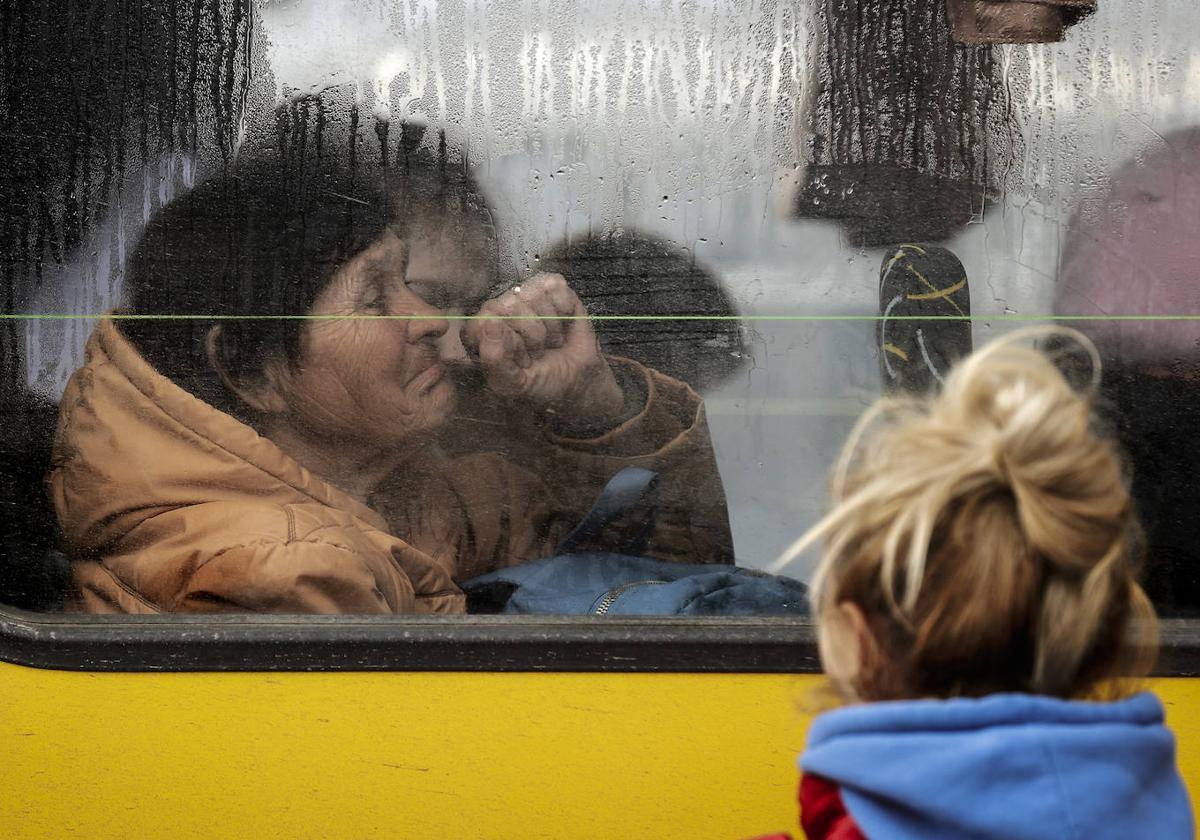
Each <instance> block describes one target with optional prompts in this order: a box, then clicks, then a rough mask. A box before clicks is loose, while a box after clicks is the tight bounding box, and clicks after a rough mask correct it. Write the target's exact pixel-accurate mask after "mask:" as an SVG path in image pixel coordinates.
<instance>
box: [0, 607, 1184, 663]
mask: <svg viewBox="0 0 1200 840" xmlns="http://www.w3.org/2000/svg"><path fill="white" fill-rule="evenodd" d="M1160 630H1161V640H1162V650H1161V654H1160V656H1159V661H1158V666H1157V667H1156V668H1155V670H1154V672H1153V676H1156V677H1195V676H1200V620H1198V619H1164V620H1163V621H1162V622H1161V628H1160ZM0 661H2V662H7V663H12V664H16V665H23V666H29V667H33V668H42V669H52V670H66V671H114V672H187V671H212V672H216V671H465V672H481V673H486V672H496V673H511V672H595V673H647V672H649V673H715V674H732V673H769V674H815V673H819V672H820V661H819V658H818V655H817V644H816V631H815V626H814V624H813V622H812V621H811V620H810V619H796V618H774V617H757V618H673V617H645V618H642V617H636V618H635V617H630V618H616V617H615V618H607V617H605V618H599V617H579V616H538V617H528V616H308V615H262V614H244V615H217V616H213V615H209V616H196V615H155V616H123V615H119V616H103V615H101V616H97V615H82V614H71V613H57V614H42V613H31V612H26V611H24V610H19V609H15V608H11V607H0Z"/></svg>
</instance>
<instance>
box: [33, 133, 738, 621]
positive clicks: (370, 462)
mask: <svg viewBox="0 0 1200 840" xmlns="http://www.w3.org/2000/svg"><path fill="white" fill-rule="evenodd" d="M286 168H287V167H285V166H284V165H283V164H280V163H277V162H262V161H260V162H258V163H244V164H241V165H239V166H237V167H236V168H235V169H233V170H232V171H231V172H230V173H229V174H227V175H226V176H224V177H221V178H218V179H215V180H213V181H210V182H208V183H205V184H202V185H201V186H199V187H198V188H197V189H195V190H194V191H193V192H191V193H190V194H188V195H187V196H185V197H184V198H182V199H180V200H179V201H177V202H175V203H174V204H172V205H170V206H169V207H168V208H166V209H165V210H164V211H163V212H162V213H161V214H159V216H158V217H156V218H155V219H154V220H153V221H152V223H151V224H150V226H149V228H148V229H147V231H146V234H145V237H144V239H143V240H142V242H141V243H140V245H139V247H138V249H137V252H136V253H135V254H134V256H133V259H132V263H131V266H130V271H129V275H128V281H127V284H128V287H129V290H130V296H131V301H132V311H131V312H129V313H127V315H132V316H135V317H126V318H121V319H111V320H102V321H101V322H100V323H99V324H98V326H97V328H96V330H95V333H94V334H93V336H92V338H91V340H90V342H89V346H88V357H87V362H86V364H85V366H84V367H83V368H82V369H81V370H80V371H78V372H77V373H76V374H75V376H74V377H73V378H72V380H71V382H70V384H69V386H68V388H67V392H66V394H65V395H64V398H63V401H62V407H61V418H60V423H59V430H58V436H57V439H56V443H55V456H54V465H53V468H52V471H51V474H50V477H49V484H50V488H51V493H52V496H53V499H54V502H55V505H56V508H57V512H58V516H59V519H60V522H61V524H62V528H63V534H64V541H65V547H66V549H67V551H68V553H69V555H70V556H71V559H72V563H73V579H74V593H73V596H72V600H71V603H70V606H71V608H74V609H78V610H83V611H88V612H132V613H153V612H169V611H177V612H184V611H186V612H207V611H242V612H250V611H268V612H321V613H429V612H440V613H459V612H463V611H464V609H465V606H464V598H463V595H462V593H461V591H460V590H459V587H458V585H457V583H458V582H459V581H461V580H465V579H467V578H470V577H473V576H475V575H478V574H481V573H484V572H487V571H490V570H493V569H496V568H499V567H502V566H506V565H511V564H515V563H519V562H522V561H524V560H529V559H533V558H536V557H541V556H546V555H549V554H552V553H554V551H555V547H556V546H557V545H558V542H559V540H560V539H561V538H562V537H563V535H565V534H566V533H567V532H568V531H569V530H570V529H571V528H572V527H573V526H575V525H576V524H577V523H578V522H579V520H580V518H581V517H582V516H583V515H584V513H585V512H586V510H587V508H588V506H589V505H590V504H591V502H592V501H593V500H594V498H595V496H596V493H597V492H598V491H599V489H600V488H601V487H602V486H603V484H604V482H605V481H606V480H607V479H608V478H609V477H611V476H612V475H613V474H614V473H616V472H617V471H618V470H619V469H621V468H622V467H624V466H629V465H637V466H647V467H650V468H652V469H654V470H656V471H657V472H658V473H659V475H660V476H661V484H660V490H661V498H660V499H659V501H658V503H657V505H656V511H655V513H656V516H655V519H654V522H655V527H654V532H653V534H652V536H651V539H650V542H649V545H648V548H647V550H646V553H647V554H650V555H652V556H657V557H660V558H665V559H679V560H689V561H692V562H705V561H709V562H728V561H730V560H731V548H730V538H729V528H728V522H727V517H726V513H725V505H724V496H723V492H722V488H721V484H720V479H719V477H718V475H717V471H716V466H715V462H714V459H713V454H712V451H711V446H710V441H709V436H708V431H707V427H706V424H705V420H704V413H703V408H702V406H701V403H700V401H699V399H698V397H697V396H696V395H695V393H694V392H692V391H691V389H690V388H688V387H687V386H685V385H683V384H682V383H679V382H677V381H675V380H672V379H670V378H668V377H665V376H662V375H659V374H657V373H655V372H653V371H650V370H647V369H646V368H643V367H641V366H640V365H638V364H636V363H633V362H629V361H624V360H618V359H615V358H608V357H606V356H604V355H602V354H601V353H600V351H599V347H598V344H597V341H596V338H595V335H594V333H593V331H592V328H591V325H590V324H589V323H588V320H587V318H586V316H585V312H584V310H583V307H582V305H581V304H580V302H579V298H578V297H577V296H576V295H575V293H574V292H572V291H571V289H570V287H569V285H568V283H567V281H565V280H564V278H563V277H561V276H559V275H547V274H543V275H538V276H536V277H534V278H532V279H531V280H529V281H527V282H524V283H522V284H521V285H520V286H519V287H513V288H511V289H509V290H508V291H507V292H505V293H504V294H502V295H500V296H499V297H496V298H493V299H491V300H487V301H486V302H484V303H483V304H482V308H481V309H480V310H479V311H480V314H482V315H485V316H486V315H496V316H504V317H501V318H493V319H479V320H468V321H466V322H463V321H456V322H455V324H456V327H457V325H463V324H465V325H463V326H462V328H461V331H459V330H458V329H457V328H456V329H453V330H452V329H451V321H450V320H448V319H447V318H446V317H445V313H444V312H443V311H442V308H441V307H443V306H445V305H447V304H448V303H450V302H451V301H457V302H459V303H461V302H462V301H463V299H464V297H470V296H471V293H472V291H471V290H475V292H477V293H482V290H485V289H487V288H489V287H490V285H491V279H492V277H493V276H494V272H495V270H496V263H497V260H496V256H495V255H496V251H497V247H496V237H495V231H494V228H493V227H492V225H491V221H490V213H489V212H488V209H487V205H486V203H485V202H484V201H483V200H482V197H481V196H480V194H479V191H478V189H477V188H476V187H475V185H474V184H473V183H471V181H470V179H469V178H467V177H466V176H465V175H464V174H463V173H461V172H458V171H455V169H454V167H445V166H444V165H441V166H439V165H438V163H437V162H435V161H432V160H429V159H426V158H424V157H422V156H420V155H415V156H410V157H409V159H408V160H407V162H406V165H405V166H404V167H402V168H400V169H397V170H395V171H389V172H381V173H374V174H373V173H369V172H367V171H365V170H364V169H363V168H362V167H360V168H359V169H358V170H357V171H355V170H349V171H336V172H319V171H318V172H314V171H308V172H290V173H289V172H286V171H285V169H286ZM164 315H169V316H172V317H170V318H163V317H161V316H164ZM464 365H469V366H471V367H472V368H474V370H475V372H476V376H477V377H479V378H482V380H483V381H484V382H485V383H486V384H487V387H488V388H490V389H491V391H493V392H494V393H495V394H497V395H499V396H501V397H502V398H503V399H504V400H506V401H508V402H509V403H510V404H511V405H512V406H513V411H514V413H517V414H520V415H521V416H528V417H530V418H531V423H532V424H533V427H532V428H530V429H529V436H530V437H532V438H535V439H536V440H538V441H539V445H538V446H537V447H534V448H530V447H528V446H526V447H523V448H522V449H521V451H522V452H524V453H529V452H533V453H534V454H533V455H528V454H526V455H525V456H523V458H522V462H521V463H519V464H518V463H514V462H513V461H512V460H511V458H510V457H508V455H507V453H506V452H505V451H503V450H502V449H501V450H499V451H488V452H478V453H473V454H471V455H470V456H466V457H458V458H452V457H450V456H448V455H446V454H445V453H444V452H443V451H442V450H440V449H439V448H438V446H437V445H436V443H435V441H436V439H437V435H436V434H435V432H436V431H438V430H439V429H440V428H441V427H443V426H444V425H446V424H448V423H453V422H454V419H455V403H456V390H457V389H456V384H455V381H456V370H458V369H459V368H460V366H464ZM641 524H643V523H638V525H639V527H640V526H641ZM614 528H615V529H616V532H615V533H610V534H608V536H610V537H612V538H613V539H619V532H620V523H617V524H616V525H615V526H614Z"/></svg>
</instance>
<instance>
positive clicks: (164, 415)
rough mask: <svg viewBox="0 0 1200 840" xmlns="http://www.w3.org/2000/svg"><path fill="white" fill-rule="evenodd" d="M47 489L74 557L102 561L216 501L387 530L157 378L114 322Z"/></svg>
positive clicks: (81, 391) (97, 339) (253, 435)
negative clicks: (156, 522)
mask: <svg viewBox="0 0 1200 840" xmlns="http://www.w3.org/2000/svg"><path fill="white" fill-rule="evenodd" d="M49 484H50V492H51V497H52V498H53V499H54V502H55V506H56V508H57V510H58V512H59V518H60V520H61V525H62V530H63V537H64V540H65V543H66V546H67V548H68V550H69V551H71V552H72V553H75V554H89V553H104V552H105V551H107V550H108V549H109V548H110V547H111V546H113V545H116V544H118V543H119V542H120V541H121V540H122V539H123V538H124V537H125V536H126V535H128V534H130V533H131V532H132V531H134V530H135V529H136V528H137V527H138V526H139V525H141V524H142V523H143V522H145V521H146V520H148V519H151V518H152V517H155V516H157V515H159V514H162V513H165V512H168V511H171V510H175V509H179V508H186V507H188V506H191V505H196V504H201V503H210V502H232V503H238V502H254V503H258V504H262V503H267V504H272V505H288V504H312V503H316V504H318V505H323V506H326V507H329V508H335V509H338V510H340V511H343V512H345V513H348V514H350V515H351V516H353V517H354V518H356V519H359V520H361V521H362V522H363V523H365V524H366V525H368V526H370V527H371V528H377V529H379V530H381V531H386V530H387V525H386V523H385V522H384V521H383V519H382V518H381V517H380V516H379V515H378V514H377V513H375V512H374V511H373V510H371V509H370V508H369V507H367V506H366V505H364V504H362V503H361V502H359V501H358V500H356V499H354V498H353V497H351V496H350V495H349V494H347V493H344V492H342V491H341V490H339V489H337V488H336V487H334V486H333V485H331V484H329V483H327V482H325V481H323V480H322V479H320V478H318V477H317V476H314V475H313V474H312V473H310V472H309V471H308V470H307V469H305V468H304V467H302V466H301V465H300V464H299V463H297V462H296V461H295V460H293V459H292V458H291V457H290V456H288V455H287V454H285V453H284V452H283V450H281V449H280V448H279V447H278V446H276V445H275V444H274V443H272V442H271V441H270V440H268V439H267V438H265V437H262V436H261V435H259V434H258V433H257V432H255V431H254V430H253V429H251V428H250V427H249V426H247V425H245V424H244V423H241V422H240V421H238V420H236V419H234V418H233V417H231V416H229V415H228V414H225V413H224V412H221V411H219V410H217V409H215V408H213V407H212V406H211V405H209V404H208V403H206V402H204V401H203V400H201V399H199V398H197V397H195V396H193V395H192V394H190V393H188V392H187V391H185V390H184V389H183V388H180V387H179V386H178V385H176V384H175V383H173V382H172V381H171V380H169V379H167V378H166V377H164V376H162V375H161V374H159V373H158V372H157V371H156V370H154V368H153V367H151V366H150V364H149V363H147V362H146V361H145V360H144V359H143V358H142V357H141V355H140V354H139V353H138V352H137V350H136V349H135V348H134V347H133V345H131V344H130V343H129V341H128V340H127V339H126V338H125V337H124V336H122V335H121V333H120V332H119V331H118V329H117V328H116V326H115V324H114V323H113V322H112V321H111V320H108V319H105V320H102V321H100V322H99V323H98V324H97V326H96V329H95V332H93V334H92V337H91V339H90V340H89V341H88V346H87V359H86V362H85V364H84V366H83V367H82V368H81V369H80V370H79V371H78V372H76V374H75V376H73V377H72V379H71V381H70V383H69V384H68V386H67V389H66V392H65V393H64V394H63V399H62V403H61V407H60V414H59V426H58V432H57V435H56V438H55V445H54V463H53V466H52V469H51V474H50V478H49Z"/></svg>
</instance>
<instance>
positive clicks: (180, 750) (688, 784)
mask: <svg viewBox="0 0 1200 840" xmlns="http://www.w3.org/2000/svg"><path fill="white" fill-rule="evenodd" d="M817 684H818V678H816V677H796V676H776V675H696V674H608V675H604V674H461V673H453V674H436V673H381V674H352V673H341V674H339V673H324V674H303V673H289V674H93V673H68V672H57V671H41V670H36V669H31V668H23V667H19V666H14V665H0V797H2V799H0V836H2V837H5V838H34V837H37V838H60V837H89V838H90V837H122V838H124V837H137V838H146V837H170V838H189V837H204V838H222V837H237V838H245V837H252V838H254V837H313V838H318V837H321V838H324V837H347V838H367V837H388V838H396V837H401V838H418V840H419V839H420V838H440V837H456V838H459V837H470V838H522V840H532V838H556V840H563V838H567V839H568V840H569V838H630V839H631V840H636V838H676V837H677V838H688V839H689V840H698V839H702V838H735V839H736V838H739V837H749V836H753V835H755V834H759V833H766V832H771V831H784V830H786V831H790V832H792V833H793V834H794V835H795V836H796V837H799V836H800V833H799V829H798V826H797V819H796V807H795V783H796V771H795V766H794V759H795V756H796V755H797V753H798V752H799V751H800V748H801V747H802V746H803V741H804V732H805V728H806V725H807V720H808V717H807V715H806V712H805V708H806V707H809V708H811V705H812V703H813V700H814V693H813V691H812V689H813V688H814V687H815V686H816V685H817ZM1157 689H1158V690H1159V692H1160V694H1161V695H1162V696H1163V698H1164V700H1165V701H1166V703H1167V707H1168V713H1169V715H1170V721H1171V723H1172V725H1173V726H1174V727H1175V730H1176V732H1177V733H1178V734H1179V736H1180V742H1181V743H1180V763H1181V766H1182V767H1183V770H1184V772H1185V774H1186V776H1187V778H1188V782H1189V786H1190V789H1191V792H1192V794H1193V796H1195V795H1196V794H1197V793H1200V715H1198V714H1196V712H1197V711H1200V680H1164V681H1161V682H1160V683H1159V684H1158V685H1157Z"/></svg>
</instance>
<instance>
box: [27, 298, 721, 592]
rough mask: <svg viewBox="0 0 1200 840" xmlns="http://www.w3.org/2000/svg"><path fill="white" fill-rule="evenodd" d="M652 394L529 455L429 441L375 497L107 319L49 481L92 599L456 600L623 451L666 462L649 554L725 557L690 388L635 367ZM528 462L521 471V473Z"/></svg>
mask: <svg viewBox="0 0 1200 840" xmlns="http://www.w3.org/2000/svg"><path fill="white" fill-rule="evenodd" d="M614 361H615V363H617V364H621V365H626V366H628V367H627V368H626V373H627V375H633V376H639V377H642V379H643V380H644V383H645V390H646V394H647V401H646V406H645V408H644V409H643V410H642V411H641V412H640V413H639V414H638V415H637V416H635V417H633V418H631V419H630V420H629V421H627V422H626V423H624V424H623V425H622V426H620V427H619V428H617V429H615V430H613V431H611V432H609V433H607V434H605V435H604V436H602V437H600V438H597V439H594V440H569V439H566V438H562V437H555V436H553V435H549V434H547V435H546V436H544V437H543V439H542V440H543V445H542V446H541V447H540V449H539V450H538V452H539V455H540V457H538V458H529V459H527V463H526V464H525V465H524V466H519V465H517V464H515V463H512V462H511V461H510V460H509V459H508V458H506V457H505V456H504V455H503V454H501V453H500V452H481V453H476V454H471V455H468V456H463V457H450V456H446V455H443V454H441V453H440V451H439V450H438V449H436V448H435V447H430V448H429V449H428V450H426V451H425V452H424V453H423V454H421V455H419V456H417V457H416V458H415V459H414V460H413V461H412V462H411V463H409V464H407V465H406V466H405V468H404V469H403V470H401V471H399V472H398V473H397V474H395V475H394V476H393V477H392V478H391V479H390V480H388V481H387V482H385V483H384V485H383V486H382V487H381V488H379V490H378V491H377V493H376V494H375V496H373V497H372V499H371V500H370V501H371V505H370V506H367V505H364V504H362V503H360V502H358V501H356V500H355V499H353V498H351V497H350V496H348V495H347V494H345V493H343V492H342V491H341V490H339V489H338V488H336V487H334V486H333V485H331V484H329V483H327V482H325V481H323V480H321V479H320V478H318V477H317V476H315V475H313V474H312V473H310V472H309V471H308V470H306V469H305V468H304V467H302V466H301V465H300V464H298V463H297V462H296V461H294V460H293V459H291V458H290V457H288V456H287V455H286V454H284V452H283V451H281V450H280V449H279V448H278V447H277V446H275V444H273V443H272V442H271V441H270V440H267V439H266V438H264V437H261V436H260V435H258V434H257V433H256V432H255V431H254V430H253V429H251V428H250V427H249V426H246V425H245V424H243V423H241V422H239V421H238V420H236V419H234V418H233V417H230V416H229V415H228V414H225V413H222V412H220V411H218V410H217V409H215V408H213V407H212V406H210V405H208V404H207V403H205V402H203V401H201V400H199V399H197V398H196V397H195V396H193V395H191V394H190V393H188V392H187V391H185V390H183V389H181V388H180V387H178V386H177V385H175V384H174V383H173V382H171V381H170V380H169V379H167V378H165V377H163V376H162V375H160V374H159V373H157V372H156V371H155V370H154V369H153V368H151V367H150V366H149V364H147V362H146V361H145V360H144V359H142V357H141V356H140V355H139V354H138V353H137V351H136V350H135V348H134V347H133V346H132V345H131V344H130V343H129V342H128V341H127V340H126V339H125V338H124V337H123V336H122V335H121V334H120V332H119V331H118V330H117V329H116V328H115V326H114V325H113V323H112V322H111V321H101V322H100V323H99V325H98V326H97V328H96V331H95V333H94V334H93V335H92V337H91V339H90V341H89V343H88V354H87V362H86V364H85V365H84V367H83V368H81V369H80V370H79V371H77V372H76V374H75V375H74V376H73V377H72V379H71V382H70V383H69V385H68V387H67V391H66V393H65V394H64V396H63V401H62V407H61V414H60V419H59V428H58V435H57V438H56V441H55V453H54V464H53V468H52V470H51V472H50V475H49V478H48V482H49V487H50V492H51V497H52V498H53V500H54V504H55V507H56V509H57V512H58V516H59V520H60V522H61V524H62V528H63V534H64V541H65V547H66V549H67V551H68V553H69V554H70V556H71V558H72V564H73V570H74V584H75V592H74V595H73V598H72V601H71V603H70V605H69V608H71V609H75V610H82V611H85V612H129V613H153V612H210V611H226V612H284V613H432V612H441V613H461V612H463V610H464V601H463V595H462V593H461V591H460V590H459V588H458V586H457V585H456V582H457V581H459V580H465V579H467V578H469V577H472V576H474V575H476V574H480V573H483V572H486V571H489V570H491V569H494V568H497V567H500V566H504V565H510V564H513V563H518V562H521V561H523V560H528V559H532V558H535V557H539V556H544V555H546V554H550V553H552V552H553V549H554V546H555V545H556V544H557V541H558V540H559V539H560V538H561V536H562V535H563V534H565V533H566V532H567V531H568V530H569V529H570V528H571V527H572V526H573V525H574V524H576V523H577V522H578V520H579V518H580V517H582V515H583V513H584V512H585V511H586V509H587V506H588V505H589V504H590V503H591V501H592V500H593V498H594V496H595V494H596V493H597V492H598V490H599V488H600V487H601V486H603V483H604V481H605V480H607V478H608V477H610V476H611V475H612V474H613V473H615V472H616V471H617V470H618V469H620V468H621V467H622V466H626V465H638V466H649V467H651V468H653V469H656V470H658V471H659V472H660V475H661V481H662V486H663V498H662V500H661V501H660V503H659V506H658V517H657V525H656V530H655V533H654V536H653V538H652V540H651V543H650V548H649V550H648V553H650V554H652V555H654V556H658V557H663V558H667V559H679V560H689V561H693V562H722V561H724V562H728V561H731V559H732V557H731V553H732V550H731V543H730V536H729V525H728V519H727V515H726V512H725V499H724V494H723V491H722V488H721V483H720V478H719V476H718V474H717V471H716V464H715V460H714V458H713V453H712V449H711V443H710V440H709V434H708V429H707V425H706V422H705V419H704V410H703V406H702V404H701V401H700V399H699V397H697V396H696V394H695V393H694V392H693V391H692V390H691V389H690V388H688V387H687V386H686V385H683V384H682V383H680V382H677V381H675V380H672V379H669V378H667V377H664V376H661V375H659V374H657V373H654V372H651V371H647V370H646V369H644V368H641V367H640V366H637V365H636V364H635V363H632V362H628V361H622V360H614ZM526 467H529V469H527V468H526Z"/></svg>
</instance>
